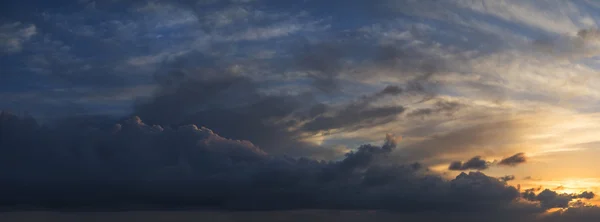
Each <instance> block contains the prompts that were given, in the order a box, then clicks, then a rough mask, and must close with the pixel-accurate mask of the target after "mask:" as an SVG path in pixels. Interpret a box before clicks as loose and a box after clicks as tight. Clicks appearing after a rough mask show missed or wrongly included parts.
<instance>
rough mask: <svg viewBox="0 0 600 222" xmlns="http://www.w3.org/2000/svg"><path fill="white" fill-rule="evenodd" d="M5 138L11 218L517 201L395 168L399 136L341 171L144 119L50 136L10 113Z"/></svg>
mask: <svg viewBox="0 0 600 222" xmlns="http://www.w3.org/2000/svg"><path fill="white" fill-rule="evenodd" d="M0 129H1V130H0V138H1V140H0V152H1V153H2V155H1V156H0V158H1V159H2V161H0V165H1V166H2V167H1V168H0V169H1V170H0V178H2V180H3V181H6V183H3V184H2V185H0V186H1V187H2V189H0V190H1V191H0V192H2V196H3V198H2V201H0V204H1V205H2V206H3V209H5V210H10V209H13V210H18V209H24V208H25V209H27V207H28V206H29V207H43V208H49V209H71V208H72V209H86V207H89V208H87V209H138V208H136V207H135V206H140V207H142V208H141V209H143V208H145V207H150V206H153V207H161V208H162V209H174V208H175V209H177V208H180V207H186V208H187V207H198V208H200V209H203V208H211V209H222V210H287V209H307V208H311V209H386V210H392V211H396V212H421V211H424V210H425V211H426V210H435V211H437V212H454V211H462V210H464V209H470V210H474V211H494V210H498V209H504V208H506V207H508V206H510V205H511V204H512V203H513V201H514V200H516V198H518V197H519V194H518V191H517V189H515V188H514V187H510V186H507V185H506V184H505V183H504V182H502V181H500V180H498V179H496V178H492V177H488V176H486V175H484V174H482V173H469V174H464V173H463V174H461V175H459V176H458V177H456V178H455V179H453V180H450V181H447V180H444V179H442V178H441V177H439V176H436V175H432V174H429V173H425V171H424V169H423V168H422V167H419V166H420V165H419V164H412V165H397V164H393V163H392V162H390V161H388V159H387V158H388V154H389V153H390V152H391V151H392V149H394V147H395V146H396V145H397V141H395V140H394V137H393V136H391V135H388V137H387V139H386V141H385V143H384V144H383V145H382V146H373V145H364V146H361V147H360V148H359V149H358V150H357V151H356V152H352V153H349V154H347V156H346V158H345V159H343V160H341V161H339V162H325V161H315V160H311V159H307V158H300V159H294V158H287V157H276V156H272V155H270V154H268V153H266V152H264V151H263V150H261V149H260V148H258V147H257V146H255V145H254V144H253V143H251V142H249V141H242V140H231V139H226V138H223V137H221V136H219V135H217V134H216V133H214V132H213V131H212V130H209V129H207V128H204V127H196V126H195V125H186V126H181V127H177V128H171V127H162V126H158V125H148V124H145V123H144V122H142V120H141V119H140V118H137V117H134V118H130V119H127V120H123V121H120V123H119V124H116V125H113V126H111V127H107V126H101V125H96V126H86V127H81V126H77V124H75V125H73V124H71V125H63V126H60V125H57V126H54V127H52V128H48V127H45V126H39V125H38V124H37V123H36V122H35V120H33V119H31V118H25V119H23V118H19V117H16V116H14V115H10V114H6V113H2V114H1V115H0ZM48 147H52V149H46V148H48ZM23 183H27V184H29V185H27V186H22V184H23ZM474 184H477V185H474ZM92 191H93V192H92ZM17 204H18V205H20V206H24V208H14V207H15V206H17Z"/></svg>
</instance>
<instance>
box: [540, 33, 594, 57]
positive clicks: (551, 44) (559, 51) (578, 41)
mask: <svg viewBox="0 0 600 222" xmlns="http://www.w3.org/2000/svg"><path fill="white" fill-rule="evenodd" d="M570 34H572V33H570ZM534 46H535V47H536V48H537V49H538V50H540V51H541V52H544V53H548V54H550V55H554V56H558V57H561V58H567V59H580V58H587V57H593V56H596V55H598V54H599V53H600V31H598V29H595V28H591V29H580V30H579V31H577V33H575V34H574V35H562V36H559V37H556V38H552V39H538V40H536V41H534Z"/></svg>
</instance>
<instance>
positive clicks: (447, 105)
mask: <svg viewBox="0 0 600 222" xmlns="http://www.w3.org/2000/svg"><path fill="white" fill-rule="evenodd" d="M465 106H466V105H464V104H462V103H459V102H454V101H444V100H439V101H437V102H436V103H435V104H434V105H433V107H432V108H423V109H417V110H414V111H412V112H410V113H408V114H407V116H408V117H421V118H425V117H428V116H431V115H436V114H446V115H452V114H453V113H455V112H456V111H458V110H459V109H461V108H463V107H465Z"/></svg>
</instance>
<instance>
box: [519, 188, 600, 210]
mask: <svg viewBox="0 0 600 222" xmlns="http://www.w3.org/2000/svg"><path fill="white" fill-rule="evenodd" d="M534 191H535V190H533V189H530V190H526V191H525V192H524V193H523V197H524V198H525V199H527V200H530V201H539V202H540V205H541V207H542V208H543V209H550V208H568V207H569V206H570V205H569V204H570V203H571V201H573V200H575V199H592V198H594V196H595V195H594V193H592V192H588V191H585V192H583V193H581V194H566V193H562V194H560V193H557V192H556V191H551V190H549V189H545V190H543V191H542V192H540V193H538V194H535V193H534Z"/></svg>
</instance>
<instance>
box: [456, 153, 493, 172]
mask: <svg viewBox="0 0 600 222" xmlns="http://www.w3.org/2000/svg"><path fill="white" fill-rule="evenodd" d="M489 165H490V162H488V161H486V160H484V159H481V156H476V157H473V158H471V159H470V160H468V161H467V162H464V163H463V162H461V161H455V162H452V163H450V166H448V169H449V170H456V171H465V170H485V169H487V168H488V167H489Z"/></svg>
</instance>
